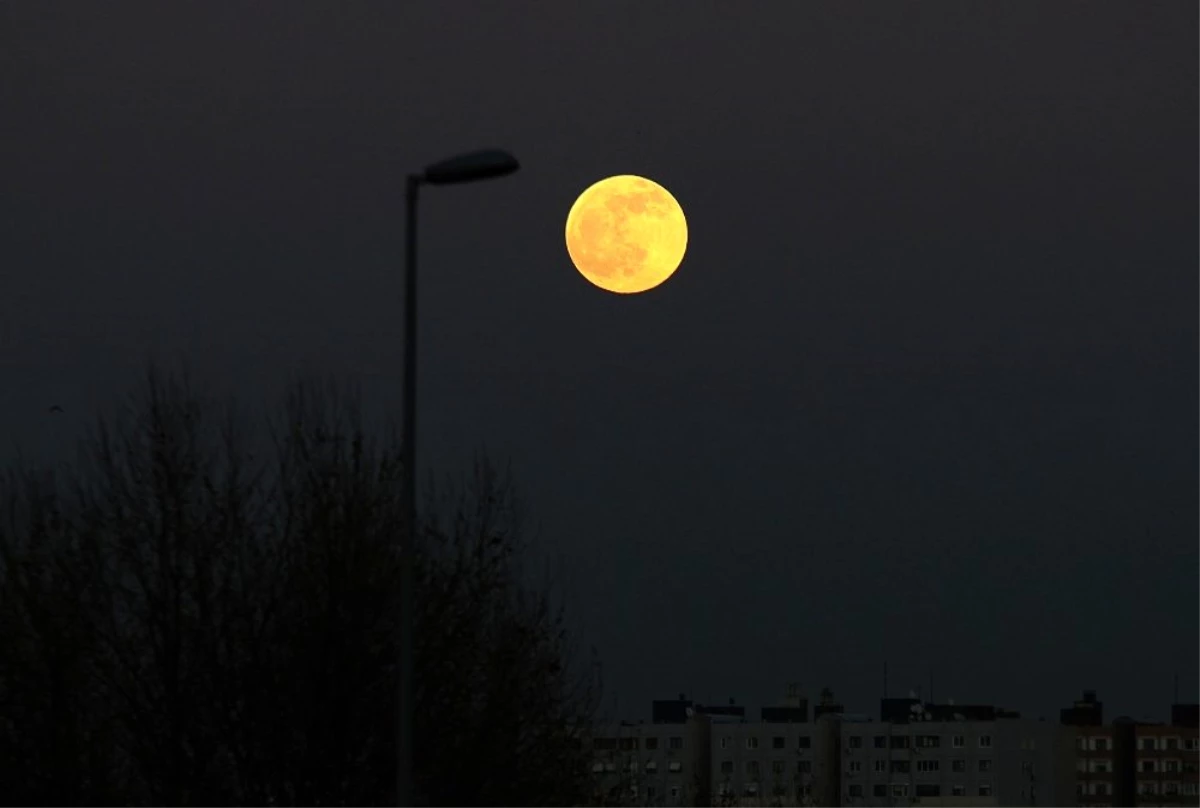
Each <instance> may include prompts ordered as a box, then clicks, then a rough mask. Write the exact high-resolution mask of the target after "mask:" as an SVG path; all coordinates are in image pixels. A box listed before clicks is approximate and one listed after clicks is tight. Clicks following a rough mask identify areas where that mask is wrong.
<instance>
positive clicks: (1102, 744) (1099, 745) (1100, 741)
mask: <svg viewBox="0 0 1200 808" xmlns="http://www.w3.org/2000/svg"><path fill="white" fill-rule="evenodd" d="M1092 749H1094V750H1095V751H1097V752H1107V751H1108V738H1092Z"/></svg>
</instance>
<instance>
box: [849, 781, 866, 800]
mask: <svg viewBox="0 0 1200 808" xmlns="http://www.w3.org/2000/svg"><path fill="white" fill-rule="evenodd" d="M846 793H847V794H849V795H850V796H851V797H861V796H862V795H863V791H862V786H860V785H857V784H855V785H852V786H850V787H849V788H848V789H847V790H846Z"/></svg>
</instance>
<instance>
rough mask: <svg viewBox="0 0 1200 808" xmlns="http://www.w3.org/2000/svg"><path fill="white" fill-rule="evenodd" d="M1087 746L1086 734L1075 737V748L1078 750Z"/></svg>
mask: <svg viewBox="0 0 1200 808" xmlns="http://www.w3.org/2000/svg"><path fill="white" fill-rule="evenodd" d="M1087 747H1088V739H1087V737H1086V736H1084V735H1080V736H1078V737H1077V738H1076V739H1075V748H1076V749H1078V750H1079V751H1080V752H1082V751H1083V750H1085V749H1087Z"/></svg>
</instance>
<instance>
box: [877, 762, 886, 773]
mask: <svg viewBox="0 0 1200 808" xmlns="http://www.w3.org/2000/svg"><path fill="white" fill-rule="evenodd" d="M886 771H887V761H886V760H877V761H875V773H876V774H879V773H881V772H886Z"/></svg>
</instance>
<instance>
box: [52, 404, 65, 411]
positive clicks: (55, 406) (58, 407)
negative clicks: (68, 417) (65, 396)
mask: <svg viewBox="0 0 1200 808" xmlns="http://www.w3.org/2000/svg"><path fill="white" fill-rule="evenodd" d="M62 411H63V408H62V407H60V406H58V405H57V404H52V405H50V412H62Z"/></svg>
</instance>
